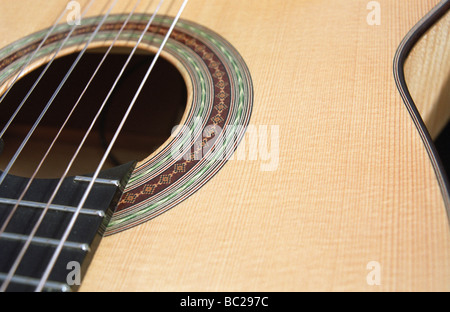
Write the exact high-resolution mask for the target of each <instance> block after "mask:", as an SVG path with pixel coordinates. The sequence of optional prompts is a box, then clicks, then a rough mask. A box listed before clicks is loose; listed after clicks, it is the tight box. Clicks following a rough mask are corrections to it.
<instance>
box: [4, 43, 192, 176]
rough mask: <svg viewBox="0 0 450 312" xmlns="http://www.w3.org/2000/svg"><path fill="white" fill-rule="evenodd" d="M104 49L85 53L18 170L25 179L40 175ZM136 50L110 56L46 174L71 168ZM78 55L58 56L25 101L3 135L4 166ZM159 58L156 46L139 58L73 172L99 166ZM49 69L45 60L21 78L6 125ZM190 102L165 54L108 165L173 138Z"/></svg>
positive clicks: (9, 97) (14, 171)
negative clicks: (187, 102) (62, 127)
mask: <svg viewBox="0 0 450 312" xmlns="http://www.w3.org/2000/svg"><path fill="white" fill-rule="evenodd" d="M101 50H102V49H95V50H88V51H87V53H85V55H83V57H82V58H81V60H80V62H79V63H78V65H77V66H76V67H75V70H74V71H73V72H72V74H71V75H70V76H69V78H68V80H67V81H66V83H65V84H64V86H63V87H62V89H61V90H60V91H59V93H58V95H57V96H56V98H55V99H54V101H53V103H52V104H51V106H50V108H49V109H48V111H47V113H46V114H45V115H44V117H43V119H42V121H41V122H40V123H39V126H38V127H37V128H36V130H35V132H34V134H33V135H32V136H31V138H30V140H29V142H28V143H27V144H26V145H25V148H24V149H23V151H22V152H21V154H20V156H19V158H18V159H17V161H16V162H15V164H14V166H13V167H12V168H11V171H10V173H12V174H15V175H20V176H25V177H29V176H31V175H32V174H33V172H34V170H35V168H36V166H37V165H38V164H39V162H40V160H41V159H42V157H43V156H44V154H45V151H46V150H47V148H48V147H49V145H50V143H51V142H52V140H53V138H54V137H55V136H56V134H57V132H58V129H59V128H60V127H61V125H62V124H63V122H64V120H65V119H66V117H67V115H68V114H69V112H70V110H71V109H72V107H73V105H74V104H75V103H76V102H77V100H78V98H79V96H80V94H81V93H82V91H83V89H84V88H85V86H86V84H87V83H88V81H89V79H90V78H91V76H92V74H93V73H94V71H95V69H96V68H97V65H98V64H99V62H100V61H101V59H102V57H103V53H102V51H101ZM129 52H130V50H129V49H127V48H120V49H116V50H114V51H113V53H111V54H110V55H109V56H108V57H107V58H106V60H105V63H104V64H103V65H102V66H101V68H100V71H99V72H98V73H97V74H96V76H95V78H94V79H93V81H92V82H91V85H90V87H89V88H88V89H87V91H86V93H85V94H84V96H83V97H82V98H81V101H80V102H79V104H78V106H77V108H76V109H75V111H74V113H73V115H72V116H71V118H70V119H69V122H68V124H67V125H66V126H65V128H64V130H63V131H62V133H61V135H60V138H59V139H58V140H57V141H56V144H55V146H54V147H53V148H52V151H51V152H50V154H49V156H48V157H47V160H46V161H45V162H44V164H43V166H42V169H41V170H40V171H39V173H38V177H42V178H55V177H58V176H60V174H61V173H62V172H64V170H65V168H66V167H67V164H68V163H69V161H70V159H71V157H72V155H73V154H74V153H75V151H76V149H77V146H78V145H79V143H80V142H81V140H82V138H83V136H84V135H85V132H86V130H87V129H88V127H89V125H90V124H91V123H92V120H93V119H94V116H95V115H96V114H97V111H98V110H99V108H100V106H101V105H102V103H103V102H104V100H105V98H106V97H107V94H108V92H109V91H110V89H111V87H112V85H113V83H114V81H115V79H116V77H117V76H118V75H119V72H120V70H121V68H122V66H123V64H124V63H125V61H126V59H127V57H128V54H129ZM77 56H78V53H74V54H69V55H66V56H63V57H60V58H58V59H56V60H55V61H54V62H53V64H52V65H51V66H50V67H49V69H48V71H47V72H46V73H45V75H44V76H43V78H42V80H41V81H40V82H39V83H38V85H37V87H36V88H35V90H34V91H33V92H32V93H31V95H30V97H29V98H28V100H27V101H26V102H25V104H24V105H23V107H22V109H21V110H20V112H19V113H18V115H17V117H16V118H15V119H14V121H13V123H12V124H11V126H10V127H9V128H8V130H7V131H6V133H5V135H4V136H3V143H4V149H3V152H2V154H1V155H0V168H1V169H2V170H4V168H5V167H6V166H7V164H8V162H9V161H10V160H11V158H12V157H13V155H14V153H15V151H16V150H17V149H18V148H19V146H20V144H21V142H22V140H23V139H24V138H25V136H26V135H27V133H28V132H29V130H30V129H31V127H32V125H33V124H34V123H35V121H36V120H37V118H38V116H39V115H40V114H41V112H42V110H43V109H44V107H45V106H46V105H47V103H48V101H49V100H50V98H51V97H52V95H53V93H54V92H55V90H56V89H57V87H58V85H59V83H60V82H61V81H62V80H63V78H64V76H65V74H66V73H67V71H68V70H69V68H70V67H71V65H72V63H73V62H74V60H75V59H76V57H77ZM152 59H153V55H151V54H150V52H148V51H138V53H137V54H136V55H134V56H133V58H132V59H131V62H130V64H129V65H128V67H127V69H126V71H125V72H124V74H123V76H122V78H121V79H120V81H119V83H118V85H117V87H116V88H115V89H114V91H113V93H112V94H111V96H110V98H109V100H108V101H107V102H106V106H105V108H104V110H103V112H102V113H101V115H100V117H99V118H98V120H97V122H96V123H95V124H94V128H93V130H92V133H91V134H90V135H89V136H88V139H87V141H86V143H85V144H84V147H83V148H82V149H81V152H80V154H79V156H78V157H77V159H76V161H75V163H74V164H73V166H72V168H71V170H70V175H80V174H86V173H90V172H93V171H95V169H96V167H97V165H98V163H99V162H100V160H101V158H102V156H103V154H104V152H105V150H106V147H107V145H108V144H109V142H110V140H111V138H112V136H113V134H114V132H115V131H116V128H117V127H118V125H119V123H120V121H121V119H122V117H123V115H124V113H125V111H126V110H127V107H128V105H129V104H130V103H131V101H132V98H133V97H134V95H135V93H136V91H137V89H138V87H139V84H140V82H141V81H142V79H143V77H144V75H145V72H146V71H147V69H148V67H149V65H150V63H151V61H152ZM44 67H45V64H44V65H41V66H40V67H39V68H37V69H35V70H33V71H32V72H30V73H29V74H27V75H26V76H24V77H23V78H21V79H20V80H19V81H18V82H16V84H15V85H14V87H13V88H12V89H11V91H10V92H9V93H8V95H7V96H6V97H5V99H4V101H3V102H2V103H1V104H0V105H1V112H2V113H1V114H0V125H1V127H2V128H3V127H4V125H5V124H6V123H7V122H8V120H9V118H10V117H11V116H12V115H13V113H14V111H15V109H16V108H17V106H18V105H19V104H20V103H21V101H22V100H23V98H24V97H25V95H26V94H27V92H28V90H30V88H31V87H32V85H33V83H34V82H35V81H36V79H37V78H38V76H39V74H40V73H41V72H42V70H43V69H44ZM186 101H187V88H186V84H185V82H184V79H183V77H182V76H181V74H180V72H179V71H178V70H177V69H176V67H175V66H173V65H172V64H171V63H170V62H169V61H167V60H165V59H164V58H162V57H160V58H159V59H158V61H157V62H156V65H155V67H154V69H153V71H152V73H151V75H150V77H149V79H148V80H147V82H146V83H145V86H144V88H143V90H142V92H141V93H140V96H139V97H138V99H137V101H136V104H135V106H134V107H133V110H132V111H131V114H130V115H129V117H128V120H127V122H126V124H125V126H124V128H123V130H122V131H121V134H120V136H119V138H118V140H117V142H116V144H115V145H114V148H113V150H112V153H111V155H110V157H108V160H107V163H106V164H105V166H104V167H103V168H104V169H105V168H109V167H113V166H116V165H119V164H122V163H126V162H128V161H132V160H142V159H144V158H145V157H147V156H148V155H150V154H151V153H152V152H153V151H154V150H156V149H157V148H158V147H159V146H161V145H162V144H163V143H164V142H165V141H166V140H167V139H168V138H169V137H170V134H171V130H172V128H173V127H174V126H175V125H177V124H179V122H180V120H181V118H182V116H183V113H184V111H185V109H186Z"/></svg>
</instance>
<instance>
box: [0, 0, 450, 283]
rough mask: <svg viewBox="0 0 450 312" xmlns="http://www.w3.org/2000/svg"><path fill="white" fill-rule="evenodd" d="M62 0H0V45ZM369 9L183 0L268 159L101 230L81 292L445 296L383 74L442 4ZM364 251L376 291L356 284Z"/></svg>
mask: <svg viewBox="0 0 450 312" xmlns="http://www.w3.org/2000/svg"><path fill="white" fill-rule="evenodd" d="M80 2H81V3H84V2H85V1H80ZM61 3H64V1H57V0H51V1H22V2H20V4H19V3H17V2H16V3H13V2H2V3H1V7H0V29H2V30H3V33H4V36H2V38H1V39H0V45H1V46H4V45H6V44H8V43H10V42H12V41H14V40H16V39H17V38H20V37H21V36H24V35H27V34H29V33H30V32H33V31H37V30H39V29H41V28H43V27H47V26H50V25H51V23H52V21H53V20H54V19H55V16H56V15H57V13H56V11H57V10H56V9H55V8H60V7H62V6H61ZM105 3H106V1H97V2H96V4H95V9H93V11H91V12H92V14H93V15H94V14H96V13H95V12H97V13H98V12H99V11H100V9H101V8H102V7H103V5H104V4H105ZM176 3H178V2H177V1H173V7H172V6H171V5H172V2H169V3H168V4H169V5H170V6H171V7H170V8H167V6H166V7H164V8H163V10H162V12H167V13H168V14H171V15H174V12H175V9H176V8H175V7H176ZM367 3H368V1H359V0H358V1H345V2H344V1H329V0H328V1H324V0H323V1H322V0H317V1H299V0H292V1H270V0H258V1H253V0H251V1H250V0H249V1H238V0H230V1H211V0H209V1H202V0H191V1H190V2H189V4H188V6H187V8H186V11H185V12H184V13H183V15H182V17H183V18H185V19H190V20H193V21H195V22H197V23H200V24H203V25H205V26H207V27H209V28H210V29H213V30H214V31H216V32H218V33H220V34H221V35H222V36H224V37H225V38H226V39H228V40H229V41H230V42H231V43H232V44H233V45H234V46H235V47H236V48H237V50H238V51H239V52H240V53H241V54H242V56H243V57H244V59H245V60H246V62H247V65H248V67H249V69H250V72H251V74H252V78H253V83H254V90H255V92H254V93H255V98H254V108H253V115H252V120H251V125H253V127H254V128H255V129H257V130H258V129H261V126H264V125H268V126H278V127H279V134H280V136H279V142H278V147H279V154H278V155H279V162H278V166H277V168H276V170H274V171H262V170H261V165H262V164H265V163H267V160H262V159H261V157H260V156H258V159H257V160H248V159H247V160H245V161H242V160H231V161H230V162H229V163H228V164H227V165H226V166H225V167H224V168H223V169H222V170H221V171H220V172H219V173H218V174H217V175H216V176H215V177H214V178H213V179H212V180H211V181H210V182H208V183H207V184H206V185H205V186H204V187H203V188H202V189H201V190H199V191H198V192H197V193H195V194H194V195H193V196H191V197H190V198H188V199H187V200H186V201H184V202H183V203H181V204H180V205H178V206H177V207H175V208H174V209H172V210H170V211H169V212H167V213H165V214H163V215H161V216H159V217H157V218H156V219H153V220H151V221H149V222H147V223H145V224H142V225H140V226H138V227H135V228H133V229H130V230H127V231H125V232H122V233H119V234H116V235H113V236H110V237H106V238H104V239H103V240H102V242H101V245H100V247H99V250H98V252H97V254H96V257H95V259H94V261H93V263H92V264H91V267H90V268H89V271H88V273H87V275H86V277H85V278H84V282H83V285H82V287H81V290H82V291H198V290H200V291H311V290H314V291H317V290H318V291H320V290H324V291H355V290H358V291H360V290H362V291H449V290H450V232H449V224H448V218H447V215H446V210H445V207H444V204H443V200H442V194H441V192H440V188H439V185H438V183H437V181H436V177H435V173H434V170H433V168H432V166H431V164H430V162H429V159H428V156H427V153H426V151H425V149H424V147H423V142H422V141H421V139H420V137H419V135H418V133H417V130H416V128H415V126H414V124H413V122H412V121H411V118H410V116H409V114H408V112H407V110H406V108H405V106H404V104H403V102H402V100H401V98H400V96H399V94H398V91H397V89H396V86H395V83H394V80H393V76H392V60H393V57H394V54H395V51H396V49H397V47H398V45H399V43H400V41H401V40H402V38H403V36H404V35H405V34H406V33H407V32H408V30H409V29H411V28H412V26H413V25H414V24H415V23H416V22H417V21H419V19H420V18H421V17H422V16H424V15H425V14H426V12H428V11H429V10H430V9H431V8H432V7H433V6H434V5H435V4H436V3H437V1H435V0H434V1H423V0H411V1H408V2H404V1H394V0H392V1H389V0H383V1H379V3H380V7H381V25H375V26H370V25H368V23H367V21H366V17H367V14H368V13H369V12H370V11H369V10H368V9H367ZM131 5H132V2H131V1H119V4H118V8H117V11H122V10H125V11H126V10H130V9H131ZM153 5H156V3H155V1H153ZM20 8H27V9H26V10H24V11H21V10H20ZM141 9H142V10H144V8H141ZM19 10H20V12H21V14H17V12H19ZM95 10H96V11H95ZM165 10H166V11H165ZM94 11H95V12H94ZM36 12H40V13H39V14H36ZM247 139H248V136H247ZM272 144H274V146H272V147H273V148H275V147H276V146H277V143H276V142H272ZM246 146H247V149H246V150H244V145H241V146H240V147H239V149H238V152H240V153H243V154H245V153H248V144H246ZM371 261H377V262H378V263H379V264H380V266H381V285H378V286H376V285H375V286H370V285H368V283H367V280H366V277H367V275H368V274H369V272H370V270H368V269H367V264H368V263H369V262H371Z"/></svg>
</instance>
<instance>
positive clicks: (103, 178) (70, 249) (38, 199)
mask: <svg viewBox="0 0 450 312" xmlns="http://www.w3.org/2000/svg"><path fill="white" fill-rule="evenodd" d="M132 167H133V164H132V163H130V164H126V165H122V166H120V167H116V168H114V169H109V170H106V171H103V172H101V174H100V176H99V179H97V180H96V181H97V182H96V183H95V184H94V186H93V189H92V191H91V193H90V195H89V197H88V198H87V201H86V203H85V204H84V206H83V209H82V210H81V212H80V214H79V216H78V218H77V221H76V222H75V225H74V227H73V229H72V231H71V233H70V235H69V237H68V240H67V241H66V242H65V244H64V247H63V249H62V251H61V253H60V255H59V257H58V260H57V262H56V264H55V266H54V268H53V269H52V271H51V274H50V276H49V278H48V280H47V282H46V284H45V286H44V291H71V290H76V289H77V288H78V286H79V283H78V281H79V279H78V278H80V279H82V278H83V276H84V274H85V272H86V270H87V267H88V265H89V262H90V260H91V259H92V256H93V254H94V252H95V249H96V248H97V245H98V243H99V241H100V238H101V236H102V232H103V230H104V227H105V226H106V224H107V223H108V221H109V218H110V216H111V214H112V212H113V209H114V207H115V206H116V204H117V201H118V200H119V198H120V196H121V194H122V191H123V188H124V186H125V185H126V182H127V181H128V178H129V175H130V173H131V170H132ZM0 173H1V172H0ZM86 177H88V176H86ZM86 177H70V178H66V179H65V180H64V182H63V184H62V187H61V188H60V190H59V192H58V193H57V196H56V197H55V199H54V201H53V202H52V204H51V206H50V207H49V209H48V211H47V213H46V214H45V217H44V219H43V221H42V224H41V225H40V226H39V228H38V230H37V233H36V235H35V236H34V237H33V239H32V241H31V244H30V245H29V247H28V249H27V252H26V253H25V254H24V257H23V260H22V261H21V262H20V265H19V266H18V267H17V270H16V272H15V273H14V276H13V277H12V279H11V280H10V281H9V283H8V287H7V288H6V291H34V290H35V289H36V286H37V285H38V283H39V280H40V279H41V277H42V275H43V273H44V270H45V268H46V267H47V265H48V263H49V261H50V259H51V257H52V255H53V253H54V251H55V249H56V247H57V245H58V243H59V242H60V239H61V237H62V235H63V233H64V232H65V230H66V228H67V226H68V224H69V222H70V220H71V218H72V216H73V213H74V212H75V210H76V208H77V206H78V203H79V202H80V200H81V198H82V196H83V194H84V192H85V190H86V188H87V186H88V184H89V181H90V179H89V178H86ZM27 182H28V179H27V178H22V177H17V176H13V175H8V176H7V177H6V178H5V180H4V181H3V183H2V184H1V185H0V226H1V225H2V224H4V222H5V220H6V218H7V217H8V215H9V214H10V212H11V211H12V209H13V207H14V205H15V204H16V202H17V198H19V196H20V194H21V192H22V190H23V189H24V187H25V185H26V184H27ZM57 183H58V180H57V179H37V180H35V181H33V183H32V184H31V186H30V188H29V190H28V191H27V192H26V195H25V197H24V198H23V200H22V201H20V204H19V206H18V208H17V210H16V211H15V212H14V214H13V217H12V218H11V220H10V222H9V223H8V226H7V227H6V229H5V231H4V232H3V233H1V235H0V285H1V284H3V283H4V282H5V279H6V277H7V275H8V272H9V271H10V269H11V267H12V266H13V264H14V262H15V259H16V258H17V256H18V254H19V253H20V251H21V249H22V247H23V246H24V244H25V241H26V240H27V238H28V237H29V233H30V232H31V230H32V228H33V227H34V225H35V224H36V222H37V220H38V219H39V217H40V215H41V214H42V212H43V211H44V208H45V206H46V204H47V202H48V199H49V198H50V196H51V194H52V192H53V190H54V189H55V186H56V185H57ZM68 264H69V265H68ZM73 264H80V271H79V272H78V271H76V270H77V266H76V265H75V266H74V265H73ZM76 274H79V276H77V275H76Z"/></svg>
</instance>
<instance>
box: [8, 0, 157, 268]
mask: <svg viewBox="0 0 450 312" xmlns="http://www.w3.org/2000/svg"><path fill="white" fill-rule="evenodd" d="M140 1H141V0H139V1H138V2H137V3H136V5H135V7H136V6H137V4H138V3H139V2H140ZM162 2H163V0H161V1H160V3H159V5H158V8H157V9H156V11H155V13H154V14H153V16H152V18H151V19H150V20H149V23H148V25H147V26H148V27H149V26H150V24H151V22H152V21H153V19H154V17H155V15H156V13H157V12H158V11H159V8H160V7H161V5H162ZM133 12H134V9H133V10H132V12H131V13H130V14H129V16H128V18H127V21H128V20H129V19H130V18H131V16H132V14H133ZM125 24H126V23H124V24H123V25H122V29H121V31H122V30H123V28H124V27H125ZM148 27H146V28H145V30H144V31H143V33H142V35H141V38H140V39H139V42H140V41H141V40H142V38H143V36H144V35H145V33H146V30H147V28H148ZM121 31H120V32H121ZM119 35H120V33H119V34H117V35H116V40H117V38H118V37H119ZM116 40H114V42H115V41H116ZM114 42H113V44H114ZM139 42H138V44H139ZM113 44H112V45H111V46H110V48H112V46H113ZM136 47H137V45H136ZM109 50H110V49H109ZM135 51H136V48H135V49H134V50H133V52H132V53H133V54H134V52H135ZM131 56H132V55H130V56H129V59H128V61H127V62H126V64H125V65H124V67H123V69H122V72H121V74H120V75H119V77H118V78H117V80H116V83H115V84H114V86H113V88H112V89H114V87H115V85H116V84H117V82H118V80H119V79H120V77H121V75H122V73H123V72H124V70H125V68H126V67H127V65H128V63H129V61H130V59H131ZM91 80H92V78H91ZM91 80H90V81H91ZM86 89H87V87H86ZM110 93H111V92H110ZM108 97H109V96H108ZM107 100H108V98H107V99H106V100H105V102H104V104H103V106H104V105H105V103H106V102H107ZM100 112H101V110H100ZM100 112H99V113H98V115H97V116H96V118H95V119H94V121H93V123H94V122H95V120H96V119H97V118H98V116H99V115H100ZM90 129H92V128H90ZM89 132H90V130H89V131H88V133H87V134H86V135H85V138H84V139H86V138H87V136H88V134H89ZM83 143H84V140H83V142H82V143H81V144H80V147H79V149H78V151H79V150H80V148H81V146H82V144H83ZM78 151H77V153H78ZM75 157H76V155H75V156H74V158H75ZM74 158H73V160H74ZM73 160H72V162H71V163H73ZM70 166H71V164H70V165H69V167H68V169H67V171H68V170H69V168H70ZM67 171H66V173H65V174H64V175H63V177H62V178H61V179H60V182H62V180H63V179H64V178H65V176H66V175H67ZM59 187H60V185H58V186H57V188H56V189H55V192H54V194H53V196H52V198H51V201H52V200H53V198H54V195H56V192H57V191H58V189H59ZM51 201H50V202H49V203H48V204H47V207H46V208H44V210H45V211H47V210H48V207H49V206H50V204H51ZM41 222H42V220H41V221H40V222H38V224H36V225H37V227H38V226H39V224H40V223H41ZM34 232H35V231H34ZM32 237H33V236H32V235H30V237H29V238H28V240H29V241H31V239H32ZM21 258H23V255H22V256H21ZM20 261H21V259H19V260H18V261H16V262H17V263H20Z"/></svg>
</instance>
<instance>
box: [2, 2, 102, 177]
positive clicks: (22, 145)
mask: <svg viewBox="0 0 450 312" xmlns="http://www.w3.org/2000/svg"><path fill="white" fill-rule="evenodd" d="M94 1H95V0H91V1H90V2H89V4H88V6H87V7H86V8H85V10H84V11H83V13H82V15H81V18H83V16H84V15H85V14H86V13H87V12H88V10H89V8H90V6H91V5H92V4H93V3H94ZM77 26H78V25H76V24H75V26H74V27H72V29H71V30H70V32H69V34H68V35H67V36H66V38H65V39H64V40H63V42H62V43H61V45H60V46H59V47H58V49H57V50H56V52H55V53H54V54H53V57H52V59H51V60H50V62H49V63H47V65H46V66H45V68H44V70H43V71H42V72H41V74H40V75H39V77H38V78H37V80H36V81H35V83H34V84H33V86H32V87H31V88H30V90H29V91H28V93H27V94H26V96H25V97H24V99H23V100H22V102H21V103H20V104H19V106H18V107H17V109H16V111H15V112H14V114H13V116H12V117H11V118H10V119H9V121H8V123H7V124H6V126H5V127H4V128H3V130H2V132H1V133H0V138H1V137H3V135H4V133H5V131H6V130H7V128H8V127H9V125H10V124H11V122H12V121H13V120H14V118H15V117H16V115H17V114H18V113H19V111H20V109H22V107H23V105H24V104H25V102H26V101H27V99H28V97H29V96H30V94H31V93H32V92H33V90H34V89H35V87H36V86H37V84H38V83H39V82H40V81H41V79H42V77H43V76H44V74H45V72H46V71H47V69H48V68H49V67H50V65H51V64H52V63H53V61H54V60H55V59H56V56H57V55H58V54H59V52H60V51H61V49H62V48H63V46H64V45H65V44H66V42H67V41H68V40H69V38H70V36H71V35H72V33H73V32H74V31H75V29H76V28H77ZM65 78H66V79H67V75H66V77H65ZM60 87H62V86H61V84H60V86H59V87H58V89H59V88H60ZM58 92H59V90H56V91H55V93H53V96H52V99H51V100H50V101H49V102H48V103H47V106H46V107H45V108H44V109H43V111H42V112H41V114H40V116H39V117H38V120H36V122H35V123H34V125H33V126H32V128H31V129H30V131H29V132H28V134H27V136H26V137H25V139H24V140H23V141H22V143H21V145H20V147H19V148H18V149H17V151H16V152H15V154H14V156H13V158H12V159H11V160H10V162H9V163H8V165H7V167H6V168H5V169H4V171H3V172H2V174H1V175H0V185H1V184H2V183H3V181H4V180H5V178H6V176H7V174H8V173H9V171H10V170H11V167H12V166H13V165H14V163H15V161H16V160H17V158H18V157H19V154H20V153H21V151H22V150H23V148H24V147H25V144H26V143H27V142H28V140H29V138H30V137H31V135H32V134H33V132H34V130H35V129H36V127H37V126H38V124H39V122H40V120H41V119H42V118H43V117H44V114H45V113H46V111H47V109H48V108H49V107H50V105H51V103H52V102H53V99H54V97H56V95H57V93H58Z"/></svg>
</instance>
